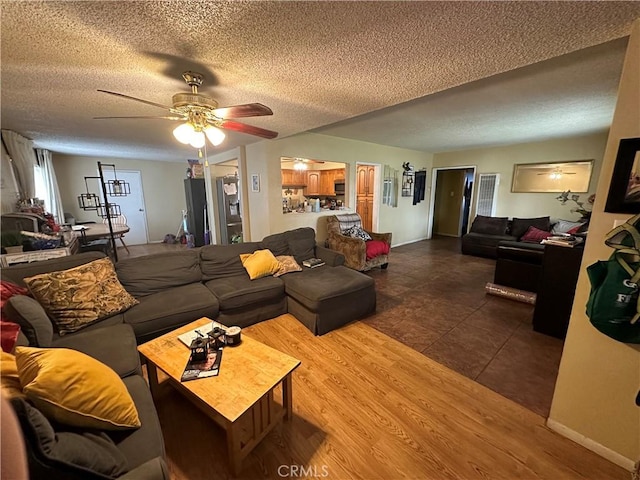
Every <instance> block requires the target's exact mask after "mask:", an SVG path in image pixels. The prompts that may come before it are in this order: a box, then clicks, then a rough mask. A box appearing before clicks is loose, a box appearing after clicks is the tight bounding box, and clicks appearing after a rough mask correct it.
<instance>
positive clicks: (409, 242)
mask: <svg viewBox="0 0 640 480" xmlns="http://www.w3.org/2000/svg"><path fill="white" fill-rule="evenodd" d="M422 240H429V239H428V238H427V237H421V238H417V239H415V240H409V241H408V242H402V243H396V244H395V245H391V248H396V247H401V246H402V245H409V244H411V243H416V242H421V241H422Z"/></svg>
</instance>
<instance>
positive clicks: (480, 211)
mask: <svg viewBox="0 0 640 480" xmlns="http://www.w3.org/2000/svg"><path fill="white" fill-rule="evenodd" d="M499 184H500V174H499V173H481V174H479V175H478V202H477V203H476V215H484V216H485V217H494V216H495V214H496V201H497V198H498V185H499Z"/></svg>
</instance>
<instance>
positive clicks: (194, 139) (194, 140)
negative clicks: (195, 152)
mask: <svg viewBox="0 0 640 480" xmlns="http://www.w3.org/2000/svg"><path fill="white" fill-rule="evenodd" d="M189 144H190V145H191V146H192V147H193V148H202V147H204V133H202V131H200V132H197V131H194V132H193V133H192V134H191V139H190V140H189Z"/></svg>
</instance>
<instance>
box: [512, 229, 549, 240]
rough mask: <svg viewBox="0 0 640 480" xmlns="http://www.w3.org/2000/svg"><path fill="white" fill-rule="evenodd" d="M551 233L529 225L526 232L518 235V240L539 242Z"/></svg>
mask: <svg viewBox="0 0 640 480" xmlns="http://www.w3.org/2000/svg"><path fill="white" fill-rule="evenodd" d="M551 235H552V234H551V232H547V231H545V230H540V229H539V228H536V227H529V229H528V230H527V231H526V233H525V234H524V235H523V236H522V237H520V240H521V241H522V242H531V243H540V242H541V241H542V240H544V239H546V238H549V237H550V236H551Z"/></svg>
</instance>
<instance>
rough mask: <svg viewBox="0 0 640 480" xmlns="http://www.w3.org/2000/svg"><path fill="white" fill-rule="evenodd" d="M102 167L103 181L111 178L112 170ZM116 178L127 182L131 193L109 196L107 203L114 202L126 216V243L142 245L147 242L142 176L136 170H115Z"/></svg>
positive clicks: (112, 175)
mask: <svg viewBox="0 0 640 480" xmlns="http://www.w3.org/2000/svg"><path fill="white" fill-rule="evenodd" d="M102 168H103V171H102V173H103V176H104V179H105V181H107V180H113V179H114V178H115V177H114V172H113V169H109V167H104V166H103V167H102ZM116 175H117V177H118V180H124V181H125V182H128V183H129V185H130V188H131V193H130V194H129V195H126V196H122V197H120V196H118V197H114V196H109V203H115V204H116V205H118V206H119V207H120V211H121V212H122V215H124V216H125V217H127V225H128V226H129V233H127V234H126V235H125V237H124V241H125V243H126V244H127V245H143V244H146V243H149V242H148V236H147V213H146V208H145V206H144V195H143V192H142V176H141V175H140V172H138V171H132V170H116Z"/></svg>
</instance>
